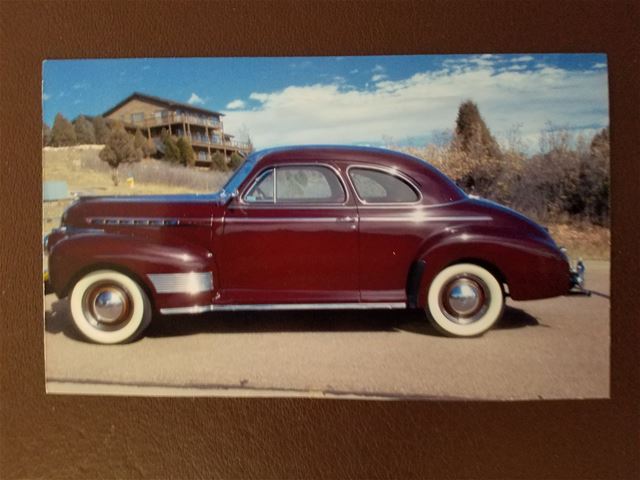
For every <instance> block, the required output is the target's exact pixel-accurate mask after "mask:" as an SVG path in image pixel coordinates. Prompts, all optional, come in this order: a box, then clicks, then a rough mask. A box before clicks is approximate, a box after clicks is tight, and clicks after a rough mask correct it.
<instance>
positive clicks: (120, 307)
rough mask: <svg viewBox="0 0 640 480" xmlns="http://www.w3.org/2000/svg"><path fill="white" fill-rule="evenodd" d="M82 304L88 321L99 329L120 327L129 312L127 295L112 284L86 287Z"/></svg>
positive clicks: (129, 305) (127, 317)
mask: <svg viewBox="0 0 640 480" xmlns="http://www.w3.org/2000/svg"><path fill="white" fill-rule="evenodd" d="M82 306H83V310H84V314H85V317H86V318H87V320H89V323H91V324H92V325H93V326H94V327H96V328H99V329H100V330H116V329H118V328H121V327H122V326H123V324H124V323H126V322H127V321H128V320H129V318H130V313H131V299H130V298H129V295H128V294H127V292H126V291H125V290H124V289H123V288H122V287H120V286H119V285H114V284H98V285H95V286H93V288H90V289H88V290H87V293H86V294H85V296H84V298H83V301H82Z"/></svg>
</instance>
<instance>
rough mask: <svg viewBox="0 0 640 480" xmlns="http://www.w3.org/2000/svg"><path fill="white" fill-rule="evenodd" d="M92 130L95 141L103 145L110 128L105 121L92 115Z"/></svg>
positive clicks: (109, 133)
mask: <svg viewBox="0 0 640 480" xmlns="http://www.w3.org/2000/svg"><path fill="white" fill-rule="evenodd" d="M92 123H93V131H94V135H95V138H96V143H97V144H99V145H104V144H106V143H107V140H108V139H109V135H111V129H110V128H109V125H108V123H107V121H106V120H105V119H104V118H103V117H101V116H97V117H93V121H92Z"/></svg>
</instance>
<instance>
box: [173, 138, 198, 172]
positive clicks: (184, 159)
mask: <svg viewBox="0 0 640 480" xmlns="http://www.w3.org/2000/svg"><path fill="white" fill-rule="evenodd" d="M176 145H177V147H178V150H180V163H181V164H183V165H186V166H187V167H193V166H194V165H195V164H196V152H194V151H193V147H192V146H191V142H190V141H189V139H188V138H187V137H180V138H178V141H177V142H176Z"/></svg>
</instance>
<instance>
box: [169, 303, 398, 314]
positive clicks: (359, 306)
mask: <svg viewBox="0 0 640 480" xmlns="http://www.w3.org/2000/svg"><path fill="white" fill-rule="evenodd" d="M400 308H407V304H406V302H396V303H389V302H379V303H274V304H257V305H195V306H193V307H174V308H161V309H160V313H162V314H163V315H182V314H196V313H205V312H252V311H253V312H255V311H268V310H392V309H400Z"/></svg>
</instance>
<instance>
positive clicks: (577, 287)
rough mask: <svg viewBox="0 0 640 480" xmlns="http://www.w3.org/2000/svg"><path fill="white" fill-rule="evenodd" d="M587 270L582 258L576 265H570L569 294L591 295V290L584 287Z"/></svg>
mask: <svg viewBox="0 0 640 480" xmlns="http://www.w3.org/2000/svg"><path fill="white" fill-rule="evenodd" d="M586 270H587V269H586V267H585V265H584V263H583V262H582V260H578V261H577V262H576V264H575V265H574V266H571V267H570V269H569V274H570V276H571V289H570V290H569V295H586V296H591V291H589V290H587V289H586V288H585V287H584V277H585V272H586Z"/></svg>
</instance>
